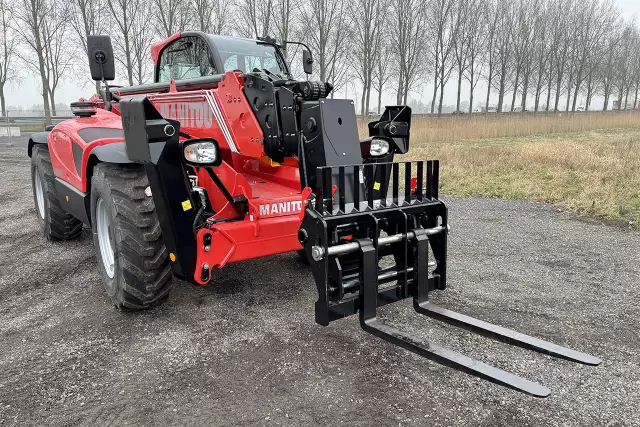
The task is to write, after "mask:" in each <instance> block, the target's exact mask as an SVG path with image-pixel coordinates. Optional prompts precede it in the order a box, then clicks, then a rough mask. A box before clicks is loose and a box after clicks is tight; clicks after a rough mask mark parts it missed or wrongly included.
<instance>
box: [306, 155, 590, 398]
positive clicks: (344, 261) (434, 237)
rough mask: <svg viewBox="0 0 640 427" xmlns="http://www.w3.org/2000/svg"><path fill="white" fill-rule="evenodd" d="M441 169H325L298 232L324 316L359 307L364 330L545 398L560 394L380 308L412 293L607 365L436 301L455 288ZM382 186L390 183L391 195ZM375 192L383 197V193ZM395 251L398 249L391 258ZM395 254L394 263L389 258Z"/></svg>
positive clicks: (469, 325) (577, 358)
mask: <svg viewBox="0 0 640 427" xmlns="http://www.w3.org/2000/svg"><path fill="white" fill-rule="evenodd" d="M376 168H379V169H376ZM380 177H381V178H380ZM438 177H439V165H438V161H424V162H406V163H377V164H368V165H353V166H328V167H319V168H318V169H317V179H316V189H315V194H313V195H312V196H311V198H310V203H309V204H308V206H307V208H306V212H305V216H304V219H303V222H302V226H301V228H300V232H299V239H300V242H301V243H302V245H303V246H304V250H305V252H306V254H307V258H308V259H309V263H310V265H311V269H312V272H313V276H314V279H315V282H316V286H317V288H318V300H317V301H316V304H315V318H316V322H317V323H319V324H320V325H323V326H327V325H328V324H329V323H330V322H332V321H334V320H338V319H341V318H343V317H347V316H350V315H353V314H356V313H358V314H359V317H360V325H361V327H362V329H364V330H365V331H367V332H369V333H371V334H373V335H375V336H377V337H379V338H382V339H383V340H385V341H388V342H391V343H393V344H396V345H399V346H400V347H403V348H405V349H407V350H409V351H411V352H413V353H416V354H418V355H420V356H423V357H426V358H428V359H431V360H433V361H435V362H438V363H440V364H442V365H445V366H449V367H452V368H454V369H457V370H460V371H464V372H467V373H469V374H471V375H474V376H477V377H480V378H483V379H486V380H488V381H491V382H494V383H496V384H500V385H502V386H505V387H508V388H511V389H514V390H517V391H520V392H524V393H527V394H530V395H533V396H537V397H546V396H548V395H549V394H550V393H551V392H550V390H549V389H548V388H546V387H544V386H542V385H540V384H537V383H534V382H531V381H529V380H526V379H524V378H521V377H518V376H516V375H513V374H511V373H509V372H506V371H503V370H501V369H498V368H495V367H493V366H490V365H487V364H485V363H482V362H480V361H477V360H474V359H472V358H470V357H467V356H465V355H463V354H460V353H457V352H454V351H451V350H448V349H446V348H443V347H440V346H438V345H434V344H431V343H429V342H424V341H422V340H421V339H420V338H419V337H417V336H416V335H413V334H410V333H405V332H402V331H400V330H399V329H397V328H395V327H392V326H389V325H386V324H385V323H383V322H382V321H381V320H380V319H378V318H377V315H376V311H377V308H378V307H381V306H384V305H386V304H391V303H394V302H396V301H400V300H403V299H405V298H409V297H413V306H414V309H415V311H416V312H418V313H420V314H423V315H426V316H428V317H432V318H435V319H437V320H440V321H443V322H445V323H449V324H452V325H454V326H459V327H462V328H464V329H467V330H470V331H472V332H475V333H479V334H482V335H485V336H488V337H490V338H493V339H497V340H499V341H503V342H506V343H508V344H512V345H516V346H520V347H523V348H527V349H530V350H534V351H538V352H541V353H545V354H549V355H552V356H556V357H559V358H563V359H566V360H570V361H574V362H578V363H583V364H587V365H598V364H599V363H600V359H598V358H596V357H594V356H591V355H588V354H585V353H581V352H578V351H574V350H571V349H568V348H565V347H561V346H558V345H555V344H552V343H549V342H546V341H543V340H540V339H537V338H533V337H530V336H528V335H524V334H521V333H519V332H515V331H512V330H509V329H506V328H503V327H500V326H497V325H493V324H491V323H487V322H484V321H482V320H479V319H475V318H472V317H469V316H466V315H464V314H460V313H456V312H454V311H450V310H447V309H444V308H441V307H438V306H436V305H434V304H432V303H431V302H429V293H430V292H432V291H434V290H444V289H445V288H446V263H447V259H446V257H447V234H448V231H449V226H448V223H447V208H446V206H445V204H444V203H443V202H442V201H441V200H440V199H439V198H438ZM376 179H381V181H385V182H376ZM380 188H382V189H387V191H386V193H385V192H381V191H379V190H380ZM345 189H348V190H347V191H345ZM401 190H402V191H401ZM374 194H376V195H379V197H380V199H375V200H374V199H373V195H374ZM347 195H349V196H347ZM387 255H388V256H390V257H387V258H385V259H383V257H385V256H387ZM391 257H392V259H393V261H394V262H392V264H394V265H390V266H385V265H386V264H387V263H386V261H387V259H389V258H391ZM430 257H432V258H433V259H432V260H430Z"/></svg>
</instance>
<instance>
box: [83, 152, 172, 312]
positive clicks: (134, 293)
mask: <svg viewBox="0 0 640 427" xmlns="http://www.w3.org/2000/svg"><path fill="white" fill-rule="evenodd" d="M148 185H149V183H148V180H147V175H146V173H145V171H144V168H143V167H142V166H139V165H115V164H109V163H100V164H98V165H96V167H95V168H94V170H93V178H92V179H91V230H92V232H93V246H94V248H95V251H96V258H97V260H98V265H99V268H100V271H101V273H102V283H103V285H104V288H105V290H106V292H107V295H109V298H111V301H113V304H114V305H115V306H116V307H117V308H118V309H123V308H127V309H133V310H142V309H146V308H149V307H152V306H155V305H157V304H159V303H161V302H162V301H164V299H165V298H166V297H167V296H168V294H169V291H170V290H171V277H172V273H171V265H170V264H169V257H168V252H167V248H166V246H165V244H164V240H163V239H162V232H161V231H160V223H159V222H158V217H157V215H156V211H155V205H154V203H153V198H151V197H148V196H147V195H145V193H144V190H145V188H146V187H147V186H148ZM100 200H102V202H101V203H102V207H100V208H98V206H97V205H98V203H99V201H100ZM102 209H104V212H105V215H106V217H107V218H108V219H107V220H106V221H108V222H109V223H110V226H109V227H108V230H109V231H108V233H106V234H105V233H102V235H103V236H105V235H106V236H108V241H109V243H110V247H111V249H112V255H113V264H111V263H108V264H109V265H113V270H112V271H111V274H109V272H108V271H107V267H106V265H105V262H103V255H102V250H101V246H100V238H99V236H98V227H99V225H98V219H97V211H98V210H100V211H102ZM101 224H104V220H103V221H102V222H101ZM103 229H104V227H103ZM103 242H104V240H103ZM106 253H107V254H109V253H108V252H106ZM107 256H108V255H107Z"/></svg>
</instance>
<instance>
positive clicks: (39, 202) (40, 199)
mask: <svg viewBox="0 0 640 427" xmlns="http://www.w3.org/2000/svg"><path fill="white" fill-rule="evenodd" d="M33 174H34V176H35V180H34V181H35V187H36V207H37V208H38V215H40V218H42V219H44V188H42V180H41V179H40V174H39V173H38V171H37V170H34V171H33Z"/></svg>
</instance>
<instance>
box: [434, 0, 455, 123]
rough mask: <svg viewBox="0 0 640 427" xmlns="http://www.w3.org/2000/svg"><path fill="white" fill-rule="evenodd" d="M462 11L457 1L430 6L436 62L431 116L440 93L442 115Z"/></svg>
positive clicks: (445, 0)
mask: <svg viewBox="0 0 640 427" xmlns="http://www.w3.org/2000/svg"><path fill="white" fill-rule="evenodd" d="M461 16H462V11H461V8H460V7H458V5H457V0H433V1H432V2H431V3H430V4H429V6H428V27H429V28H430V36H431V39H432V40H433V41H435V43H434V45H433V46H432V49H431V54H432V57H433V60H434V79H433V98H432V100H431V114H433V113H434V111H435V105H436V97H437V95H438V90H439V91H440V101H439V102H438V114H441V113H442V101H443V97H444V87H445V85H446V84H447V81H448V80H449V77H450V76H451V71H453V68H454V61H453V60H452V58H451V53H452V51H453V47H454V41H455V39H456V37H457V36H458V29H459V28H460V23H461Z"/></svg>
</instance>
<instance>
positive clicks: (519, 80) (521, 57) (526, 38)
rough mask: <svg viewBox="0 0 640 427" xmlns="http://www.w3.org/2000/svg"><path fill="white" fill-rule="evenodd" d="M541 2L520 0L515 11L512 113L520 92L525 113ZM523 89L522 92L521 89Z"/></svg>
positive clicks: (538, 0)
mask: <svg viewBox="0 0 640 427" xmlns="http://www.w3.org/2000/svg"><path fill="white" fill-rule="evenodd" d="M540 6H541V1H540V0H532V1H528V0H518V4H517V6H516V9H515V20H514V24H515V30H514V42H515V43H514V50H513V58H514V61H513V67H514V68H515V70H514V81H513V98H512V99H511V111H514V109H515V105H516V97H517V95H518V91H520V93H521V94H522V101H521V107H522V111H525V109H526V104H527V93H528V92H529V83H530V81H531V71H532V66H533V48H532V47H533V42H534V34H535V32H534V28H535V23H536V22H537V19H536V18H537V16H538V13H539V8H540ZM521 86H522V89H521V90H520V87H521Z"/></svg>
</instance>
